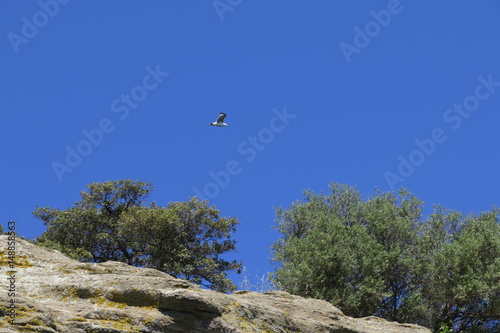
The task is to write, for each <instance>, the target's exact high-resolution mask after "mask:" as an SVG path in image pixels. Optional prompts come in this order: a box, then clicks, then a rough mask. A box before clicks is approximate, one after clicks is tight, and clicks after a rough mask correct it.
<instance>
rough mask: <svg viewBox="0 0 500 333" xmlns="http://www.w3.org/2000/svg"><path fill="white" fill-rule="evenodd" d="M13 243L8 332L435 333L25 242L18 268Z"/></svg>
mask: <svg viewBox="0 0 500 333" xmlns="http://www.w3.org/2000/svg"><path fill="white" fill-rule="evenodd" d="M7 242H8V240H7V236H5V235H2V236H0V250H1V252H0V263H1V266H0V267H1V276H2V278H1V279H0V281H1V285H2V290H3V292H2V293H1V294H0V332H2V333H6V332H44V333H52V332H68V333H83V332H96V333H118V332H150V333H156V332H228V333H229V332H245V333H247V332H314V333H317V332H358V333H362V332H367V333H368V332H380V333H382V332H383V333H388V332H389V333H390V332H394V333H396V332H397V333H406V332H408V333H409V332H414V333H417V332H419V333H420V332H421V333H424V332H426V333H428V332H430V331H429V330H427V329H426V328H423V327H420V326H416V325H409V324H398V323H393V322H388V321H386V320H383V319H379V318H376V317H367V318H358V319H354V318H350V317H347V316H345V315H344V314H343V313H342V312H341V311H340V310H339V309H337V308H335V307H334V306H332V305H331V304H330V303H328V302H325V301H321V300H316V299H308V298H302V297H299V296H294V295H290V294H288V293H286V292H280V291H275V292H270V293H266V294H260V293H255V292H248V291H239V292H235V293H234V294H230V295H228V294H222V293H218V292H215V291H211V290H205V289H201V288H200V287H198V286H197V285H194V284H192V283H189V282H187V281H184V280H180V279H176V278H173V277H172V276H170V275H168V274H165V273H162V272H159V271H157V270H154V269H148V268H137V267H133V266H129V265H126V264H124V263H120V262H112V261H109V262H105V263H101V264H84V263H79V262H78V261H75V260H72V259H69V258H67V257H65V256H64V255H62V254H61V253H60V252H58V251H55V250H50V249H46V248H41V247H38V246H36V245H33V244H31V243H28V242H26V241H23V240H18V241H17V242H16V249H15V251H16V257H15V260H14V267H13V269H12V268H11V267H9V266H10V263H11V259H10V258H9V257H8V251H7ZM12 274H13V275H12ZM12 277H14V279H12ZM8 278H11V279H10V280H8ZM11 282H12V283H11ZM9 289H10V290H11V291H10V296H9V292H8V291H9ZM12 293H15V296H13V295H12ZM11 301H14V302H15V303H14V304H15V306H16V310H15V316H13V319H12V318H11V317H10V314H11V309H10V308H9V306H10V304H11V303H10V302H11Z"/></svg>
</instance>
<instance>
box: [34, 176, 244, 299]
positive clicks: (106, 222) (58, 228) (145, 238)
mask: <svg viewBox="0 0 500 333" xmlns="http://www.w3.org/2000/svg"><path fill="white" fill-rule="evenodd" d="M152 190H153V187H152V185H151V184H150V183H147V182H142V181H132V180H118V181H107V182H104V183H93V184H90V185H88V186H87V190H86V191H82V192H81V200H80V201H78V202H76V203H75V204H74V206H73V207H70V208H68V209H66V210H58V209H54V208H50V207H37V208H36V210H35V211H34V212H33V214H34V215H35V216H36V217H37V218H39V219H41V220H42V221H44V222H45V224H46V225H47V230H46V231H45V232H44V233H43V234H42V235H41V236H40V237H39V238H37V239H36V243H37V244H39V245H44V246H48V247H52V248H56V249H58V250H60V251H62V252H63V253H65V254H67V255H69V256H70V257H72V258H75V259H78V260H81V261H86V262H103V261H107V260H115V261H122V262H126V263H128V264H130V265H135V266H144V267H152V268H156V269H158V270H161V271H163V272H166V273H168V274H170V275H173V276H175V277H179V278H185V279H188V280H190V281H192V282H195V283H198V284H201V285H204V286H206V287H209V288H211V289H215V290H218V291H222V292H227V291H231V290H234V289H235V286H234V284H233V283H232V282H231V281H230V280H229V279H228V278H227V272H228V271H231V270H239V268H240V267H241V263H238V262H236V261H226V260H224V259H222V258H221V255H222V254H224V253H226V252H229V251H235V250H236V242H235V241H234V240H231V237H230V236H231V233H233V232H234V231H235V230H236V225H237V224H238V223H239V222H238V221H237V219H236V218H234V217H231V218H223V217H220V216H219V214H220V212H219V211H218V210H217V209H216V208H215V207H213V206H212V207H208V203H207V202H206V201H199V200H198V199H197V198H190V199H189V201H187V202H171V203H169V204H168V205H167V207H161V206H157V205H156V204H155V203H151V204H150V205H149V206H146V205H145V201H146V198H147V197H148V196H149V194H150V193H151V191H152Z"/></svg>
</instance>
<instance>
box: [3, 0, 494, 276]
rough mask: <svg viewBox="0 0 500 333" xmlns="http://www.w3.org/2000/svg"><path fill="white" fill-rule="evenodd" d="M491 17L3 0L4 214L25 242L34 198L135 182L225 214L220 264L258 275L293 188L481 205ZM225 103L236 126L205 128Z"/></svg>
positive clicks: (489, 11) (344, 6) (487, 190)
mask: <svg viewBox="0 0 500 333" xmlns="http://www.w3.org/2000/svg"><path fill="white" fill-rule="evenodd" d="M499 15H500V3H499V2H498V1H494V0H489V1H488V0H484V1H451V0H446V1H439V2H438V3H436V2H430V1H422V0H414V1H411V0H401V1H394V0H390V1H387V0H382V1H326V0H324V1H300V2H299V1H295V2H293V1H286V2H285V1H280V2H277V1H255V0H254V1H249V0H243V1H239V0H220V1H215V2H212V1H199V2H196V3H194V2H190V1H160V0H156V1H95V0H94V1H90V0H89V1H75V0H72V1H68V0H64V1H63V0H57V1H56V0H41V1H4V2H3V3H2V10H1V11H0V31H1V33H2V34H3V39H2V43H1V44H0V50H1V53H0V56H1V62H0V73H1V80H0V88H1V107H2V112H1V118H0V121H1V124H2V131H1V139H2V142H3V144H2V145H1V148H0V149H1V150H0V153H1V156H2V170H1V173H2V184H1V185H2V203H3V204H2V209H1V210H0V216H1V219H0V220H1V221H2V224H4V225H5V224H6V223H7V221H9V220H15V221H16V222H17V231H18V233H19V234H20V235H22V236H25V237H30V238H32V237H35V236H38V235H40V234H41V233H42V232H43V231H44V229H45V227H44V225H43V223H42V222H41V221H39V220H37V219H35V218H34V217H33V216H32V215H31V213H32V211H33V210H34V209H35V207H36V205H39V206H50V207H54V208H59V209H66V208H68V207H70V206H72V205H73V203H74V202H75V201H77V200H79V198H80V196H79V193H80V191H81V190H83V189H84V188H85V185H87V184H90V183H92V182H102V181H106V180H116V179H125V178H127V179H139V180H147V181H149V182H151V183H152V184H153V185H154V187H155V191H154V192H153V195H152V196H151V198H150V199H151V200H153V201H156V202H157V204H160V205H166V204H167V203H168V202H170V201H185V200H187V199H188V197H190V196H194V195H195V194H197V193H201V194H203V195H205V196H206V197H207V198H209V199H210V204H212V205H216V207H217V208H218V209H220V211H221V215H222V216H236V217H237V218H238V219H239V221H240V222H241V224H240V225H239V227H238V231H237V232H236V234H235V235H234V238H235V239H236V240H237V242H238V243H237V247H238V249H239V252H238V253H236V254H233V255H231V258H233V257H234V258H236V259H239V260H242V261H243V263H244V265H245V266H246V268H247V272H248V274H249V275H250V276H253V275H254V274H262V273H265V272H267V271H271V270H273V267H272V266H270V265H269V258H270V256H271V253H270V246H271V244H272V242H273V241H275V240H276V239H277V238H278V237H279V235H278V234H277V233H276V232H275V231H273V230H272V229H271V227H272V226H273V225H274V207H276V206H283V207H289V206H290V204H291V203H292V202H293V201H295V200H300V199H302V198H303V196H302V193H301V192H302V190H303V189H305V188H311V189H313V190H315V191H318V192H319V191H321V190H325V191H326V190H327V186H328V183H329V182H340V183H346V184H350V185H356V186H357V187H358V189H359V190H360V191H361V192H362V193H363V194H364V195H370V194H372V193H373V192H374V189H375V187H378V188H380V189H382V190H390V189H393V188H398V187H399V186H400V185H403V186H405V187H407V188H408V189H409V190H410V191H411V192H413V193H414V194H415V195H416V196H418V197H419V198H420V199H422V200H423V201H424V202H425V203H426V205H427V206H426V207H427V209H428V210H430V208H431V207H432V204H434V203H441V204H443V205H444V206H447V207H449V208H452V209H456V210H459V211H462V212H466V213H468V212H479V211H481V210H489V209H491V208H492V206H493V205H500V197H499V188H500V186H499V185H500V177H499V170H500V154H499V142H500V140H499V139H500V131H499V123H500V25H499V24H498V23H499V21H498V17H499ZM167 73H168V74H167ZM219 112H225V113H227V114H228V116H227V118H226V122H227V123H228V124H229V125H230V127H227V128H214V127H210V126H208V124H209V123H210V122H212V121H214V120H215V119H216V118H217V116H218V114H219ZM89 137H90V138H89ZM75 154H78V156H76V155H75ZM68 155H69V156H68ZM70 171H71V172H70ZM214 178H217V181H218V183H217V182H216V181H215V180H214ZM239 279H240V277H236V280H235V281H236V283H239Z"/></svg>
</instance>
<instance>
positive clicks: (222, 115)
mask: <svg viewBox="0 0 500 333" xmlns="http://www.w3.org/2000/svg"><path fill="white" fill-rule="evenodd" d="M226 116H227V114H225V113H223V112H221V113H220V116H219V118H217V122H218V123H223V122H224V118H226Z"/></svg>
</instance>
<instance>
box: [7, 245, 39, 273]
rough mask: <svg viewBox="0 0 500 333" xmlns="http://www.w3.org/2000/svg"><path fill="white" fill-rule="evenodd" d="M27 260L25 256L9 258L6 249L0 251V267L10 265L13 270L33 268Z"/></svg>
mask: <svg viewBox="0 0 500 333" xmlns="http://www.w3.org/2000/svg"><path fill="white" fill-rule="evenodd" d="M28 258H29V257H28V256H27V255H18V254H15V255H13V256H9V255H8V252H7V249H6V248H3V250H0V266H10V265H12V266H13V267H14V268H28V267H33V265H32V264H31V263H30V262H29V261H28Z"/></svg>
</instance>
